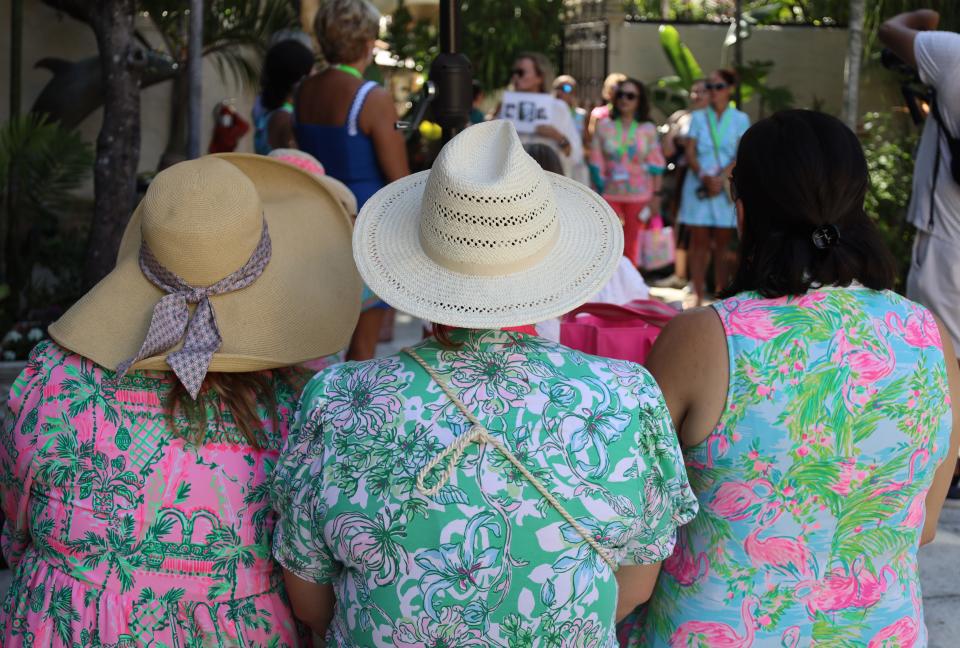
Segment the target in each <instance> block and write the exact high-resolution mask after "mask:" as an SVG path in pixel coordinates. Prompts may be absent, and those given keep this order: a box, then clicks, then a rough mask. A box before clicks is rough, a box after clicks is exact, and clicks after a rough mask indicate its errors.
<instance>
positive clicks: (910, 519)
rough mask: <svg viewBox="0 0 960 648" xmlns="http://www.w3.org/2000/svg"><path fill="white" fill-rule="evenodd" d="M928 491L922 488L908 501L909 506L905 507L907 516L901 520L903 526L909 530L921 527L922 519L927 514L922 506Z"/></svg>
mask: <svg viewBox="0 0 960 648" xmlns="http://www.w3.org/2000/svg"><path fill="white" fill-rule="evenodd" d="M928 490H929V489H928V488H924V489H923V490H922V491H920V492H919V493H917V494H916V495H915V496H914V498H913V500H911V501H910V505H909V506H908V507H907V516H906V517H905V518H903V526H905V527H909V528H911V529H918V528H920V527H921V526H923V517H924V515H925V514H926V512H927V509H926V507H925V506H924V505H925V504H926V501H927V491H928Z"/></svg>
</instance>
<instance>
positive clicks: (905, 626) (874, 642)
mask: <svg viewBox="0 0 960 648" xmlns="http://www.w3.org/2000/svg"><path fill="white" fill-rule="evenodd" d="M910 599H911V600H912V601H913V615H912V616H905V617H901V618H900V619H897V620H896V621H894V622H893V623H891V624H890V625H888V626H886V627H885V628H883V629H881V630H880V632H878V633H877V634H875V635H873V639H871V640H870V643H868V644H867V648H888V647H889V646H896V647H897V648H913V646H914V645H916V643H917V638H918V637H919V636H920V626H919V624H918V623H917V619H919V618H920V599H919V598H918V597H917V586H916V585H911V586H910Z"/></svg>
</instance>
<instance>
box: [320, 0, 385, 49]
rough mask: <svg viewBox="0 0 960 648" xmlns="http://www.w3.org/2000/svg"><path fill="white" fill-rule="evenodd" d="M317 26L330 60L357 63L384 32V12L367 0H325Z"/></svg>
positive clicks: (321, 44) (322, 47)
mask: <svg viewBox="0 0 960 648" xmlns="http://www.w3.org/2000/svg"><path fill="white" fill-rule="evenodd" d="M313 30H314V31H315V32H316V35H317V41H318V42H319V43H320V49H321V51H322V52H323V58H325V59H326V60H327V62H328V63H354V62H356V61H359V60H360V59H362V58H363V57H364V55H366V53H367V43H369V42H370V41H372V40H375V39H376V38H377V35H378V34H379V33H380V12H379V11H377V8H376V7H374V6H373V5H372V4H370V3H369V2H368V1H367V0H325V1H324V3H323V4H322V5H320V9H319V10H318V11H317V16H316V18H314V20H313Z"/></svg>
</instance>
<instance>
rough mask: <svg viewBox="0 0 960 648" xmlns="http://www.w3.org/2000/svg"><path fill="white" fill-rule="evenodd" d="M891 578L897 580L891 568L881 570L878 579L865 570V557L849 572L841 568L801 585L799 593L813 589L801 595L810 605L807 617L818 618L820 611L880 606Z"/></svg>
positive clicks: (855, 561) (854, 564)
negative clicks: (879, 603) (888, 577)
mask: <svg viewBox="0 0 960 648" xmlns="http://www.w3.org/2000/svg"><path fill="white" fill-rule="evenodd" d="M887 576H890V577H892V578H893V579H896V577H897V575H896V573H895V572H894V571H893V568H891V567H890V566H889V565H885V566H884V567H883V569H881V570H880V575H879V578H878V577H876V576H874V575H873V574H872V573H870V571H869V570H868V569H866V568H865V567H864V558H863V556H858V557H857V558H856V559H855V560H854V561H853V566H852V568H850V569H849V570H845V569H843V568H841V567H837V568H835V569H833V570H832V571H831V572H830V573H829V574H828V575H827V576H826V578H824V579H822V580H808V581H803V582H801V583H799V584H798V585H797V589H796V591H797V593H798V594H799V593H800V592H801V591H803V590H810V594H807V595H802V594H800V596H801V598H802V599H803V601H804V603H806V606H807V614H808V615H810V618H811V619H814V618H816V615H817V612H837V611H839V610H845V609H849V608H867V607H871V606H873V605H876V604H877V603H878V602H879V601H880V598H881V597H882V596H883V594H884V592H886V591H887V587H888V586H889V583H888V581H887Z"/></svg>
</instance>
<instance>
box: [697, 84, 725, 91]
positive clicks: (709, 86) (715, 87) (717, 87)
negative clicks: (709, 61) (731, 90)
mask: <svg viewBox="0 0 960 648" xmlns="http://www.w3.org/2000/svg"><path fill="white" fill-rule="evenodd" d="M729 86H730V84H729V83H706V84H704V86H703V87H704V88H706V89H707V90H723V89H724V88H727V87H729Z"/></svg>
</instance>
